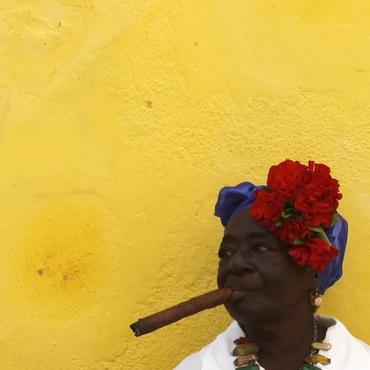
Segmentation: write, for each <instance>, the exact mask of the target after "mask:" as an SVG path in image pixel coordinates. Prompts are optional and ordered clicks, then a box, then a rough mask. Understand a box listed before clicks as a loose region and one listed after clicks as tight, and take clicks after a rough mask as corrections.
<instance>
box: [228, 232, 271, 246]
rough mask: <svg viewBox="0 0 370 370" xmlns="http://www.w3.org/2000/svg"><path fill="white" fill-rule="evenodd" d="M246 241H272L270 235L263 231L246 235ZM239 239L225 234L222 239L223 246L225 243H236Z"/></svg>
mask: <svg viewBox="0 0 370 370" xmlns="http://www.w3.org/2000/svg"><path fill="white" fill-rule="evenodd" d="M244 239H271V237H270V235H268V234H266V232H263V231H253V232H250V233H246V234H245V235H244ZM236 240H237V238H236V237H235V236H233V235H232V234H225V235H224V237H223V238H222V241H221V244H222V243H224V242H228V241H230V242H233V241H236Z"/></svg>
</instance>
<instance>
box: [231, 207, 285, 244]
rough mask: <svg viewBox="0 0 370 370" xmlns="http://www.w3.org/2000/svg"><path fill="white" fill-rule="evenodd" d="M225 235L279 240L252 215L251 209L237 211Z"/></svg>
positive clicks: (239, 237)
mask: <svg viewBox="0 0 370 370" xmlns="http://www.w3.org/2000/svg"><path fill="white" fill-rule="evenodd" d="M224 235H225V236H231V237H233V238H238V239H241V238H246V237H247V238H248V237H256V236H258V237H259V238H269V239H274V240H278V238H277V237H276V236H275V235H274V234H272V233H271V232H270V231H269V230H267V229H266V228H265V227H263V226H262V225H261V224H259V223H258V222H257V221H256V220H255V219H254V218H253V217H252V216H251V215H250V210H249V209H244V210H242V211H240V212H238V213H236V214H235V215H234V216H233V217H232V218H231V219H230V221H229V223H228V224H227V225H226V227H225V232H224Z"/></svg>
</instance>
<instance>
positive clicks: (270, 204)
mask: <svg viewBox="0 0 370 370" xmlns="http://www.w3.org/2000/svg"><path fill="white" fill-rule="evenodd" d="M255 194H256V199H255V201H254V202H253V203H252V207H251V215H252V217H254V218H255V219H256V220H257V221H259V222H260V223H261V224H262V225H264V226H265V227H267V228H268V229H269V230H274V229H275V224H276V221H277V219H278V218H279V217H280V216H281V212H282V210H283V206H284V198H283V196H282V194H280V193H279V192H277V191H275V192H271V193H270V192H268V191H266V190H257V191H256V193H255Z"/></svg>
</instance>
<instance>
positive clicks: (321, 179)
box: [294, 161, 342, 227]
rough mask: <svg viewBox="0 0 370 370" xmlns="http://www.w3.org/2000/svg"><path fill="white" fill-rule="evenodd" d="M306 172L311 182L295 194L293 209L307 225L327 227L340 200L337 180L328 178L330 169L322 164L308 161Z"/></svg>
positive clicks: (340, 195)
mask: <svg viewBox="0 0 370 370" xmlns="http://www.w3.org/2000/svg"><path fill="white" fill-rule="evenodd" d="M308 170H309V172H310V174H311V181H310V182H309V183H308V184H307V185H306V186H305V187H304V188H303V189H301V190H300V191H299V192H298V193H297V196H296V200H295V202H294V206H295V209H296V210H297V211H299V212H300V213H302V215H303V217H304V219H305V221H306V222H307V224H309V225H311V226H323V227H328V226H330V224H331V222H332V219H333V214H334V213H335V211H336V209H337V208H338V200H339V199H341V198H342V194H341V193H339V183H338V180H336V179H333V178H332V177H331V176H330V169H329V167H328V166H326V165H324V164H316V163H315V162H312V161H310V162H309V165H308Z"/></svg>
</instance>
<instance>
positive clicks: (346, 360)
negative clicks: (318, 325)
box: [325, 319, 370, 370]
mask: <svg viewBox="0 0 370 370" xmlns="http://www.w3.org/2000/svg"><path fill="white" fill-rule="evenodd" d="M325 341H327V342H329V343H330V344H332V348H331V350H330V351H329V352H328V355H329V357H330V358H331V360H332V366H333V369H335V370H336V369H347V368H348V369H349V368H352V369H370V347H369V346H368V345H367V344H366V343H365V342H363V341H361V340H360V339H358V338H356V337H354V336H353V335H352V334H351V333H350V332H349V331H348V329H347V328H346V327H345V326H344V324H343V323H342V322H341V321H339V320H338V319H335V324H334V325H332V326H330V327H329V329H328V331H327V335H326V338H325ZM330 369H331V367H330V366H328V367H327V370H330Z"/></svg>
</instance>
